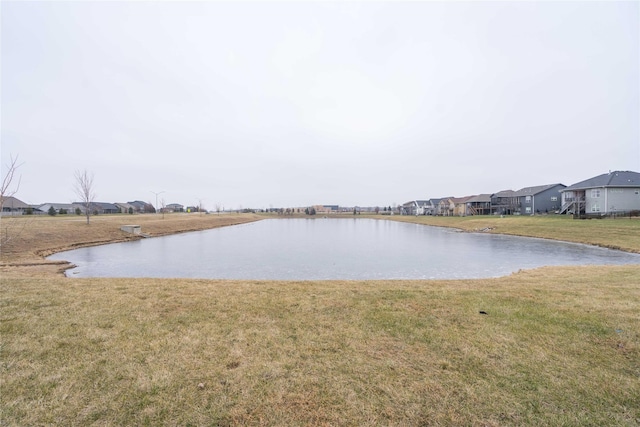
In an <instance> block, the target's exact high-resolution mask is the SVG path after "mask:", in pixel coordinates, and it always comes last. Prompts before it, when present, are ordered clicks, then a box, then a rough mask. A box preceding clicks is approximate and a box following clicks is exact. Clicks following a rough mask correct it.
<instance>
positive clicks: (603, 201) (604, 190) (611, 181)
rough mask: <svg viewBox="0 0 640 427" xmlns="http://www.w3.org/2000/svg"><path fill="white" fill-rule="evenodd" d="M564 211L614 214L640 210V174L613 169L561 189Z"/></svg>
mask: <svg viewBox="0 0 640 427" xmlns="http://www.w3.org/2000/svg"><path fill="white" fill-rule="evenodd" d="M560 194H562V208H561V211H560V212H561V213H571V214H574V215H614V214H625V213H629V212H631V211H638V210H640V173H638V172H631V171H614V172H609V173H605V174H602V175H599V176H596V177H593V178H590V179H587V180H584V181H581V182H578V183H576V184H573V185H571V186H569V187H566V188H564V189H562V190H560Z"/></svg>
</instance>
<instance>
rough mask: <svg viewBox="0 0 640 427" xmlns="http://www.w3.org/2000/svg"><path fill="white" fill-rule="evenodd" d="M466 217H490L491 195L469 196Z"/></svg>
mask: <svg viewBox="0 0 640 427" xmlns="http://www.w3.org/2000/svg"><path fill="white" fill-rule="evenodd" d="M466 205H467V210H466V214H467V215H490V214H491V194H478V195H477V196H471V197H470V198H469V199H467V202H466Z"/></svg>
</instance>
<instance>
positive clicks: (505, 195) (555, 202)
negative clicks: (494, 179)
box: [491, 184, 566, 215]
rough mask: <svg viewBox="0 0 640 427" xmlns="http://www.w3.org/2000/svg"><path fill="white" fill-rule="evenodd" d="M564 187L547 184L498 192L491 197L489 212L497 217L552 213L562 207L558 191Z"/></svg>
mask: <svg viewBox="0 0 640 427" xmlns="http://www.w3.org/2000/svg"><path fill="white" fill-rule="evenodd" d="M565 187H566V186H565V185H563V184H547V185H538V186H535V187H524V188H522V189H520V190H518V191H513V190H504V191H500V192H498V193H494V194H492V195H491V211H492V212H493V213H494V214H499V215H535V214H543V213H553V212H556V211H558V210H560V207H561V206H562V201H561V196H560V190H562V189H564V188H565Z"/></svg>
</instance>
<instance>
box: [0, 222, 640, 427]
mask: <svg viewBox="0 0 640 427" xmlns="http://www.w3.org/2000/svg"><path fill="white" fill-rule="evenodd" d="M246 219H247V220H254V218H253V217H250V218H246ZM505 219H506V220H508V221H502V220H505ZM548 219H549V220H550V221H561V220H562V218H560V219H557V218H548ZM172 220H174V219H170V218H168V219H167V220H165V221H172ZM239 220H240V221H243V220H244V219H239ZM414 220H415V218H414ZM417 220H418V221H421V220H423V219H422V218H418V219H417ZM475 220H476V221H482V220H479V219H475ZM483 220H484V221H502V222H499V223H497V224H493V223H491V224H493V225H491V224H489V223H475V224H474V223H472V222H471V220H467V219H453V218H452V219H451V220H450V221H448V222H443V223H440V224H437V225H445V226H457V227H461V228H467V229H484V228H492V227H494V229H493V230H491V231H496V230H499V231H502V232H509V231H508V230H506V229H498V227H505V224H507V225H508V224H511V225H510V227H513V228H526V229H528V230H529V231H530V235H531V234H532V235H536V236H540V237H550V236H544V235H542V234H544V233H545V232H544V231H540V230H541V229H545V228H547V229H553V228H554V227H556V228H557V227H558V225H548V224H549V223H545V222H544V221H542V222H540V223H538V226H537V227H536V225H535V223H532V222H530V218H525V217H522V218H515V219H513V222H512V218H485V219H483ZM105 221H106V220H105ZM175 221H176V223H175V224H173V225H165V227H167V228H172V229H173V230H174V231H179V229H180V228H181V227H183V228H184V227H187V223H188V221H187V222H184V223H182V224H181V225H180V224H179V223H178V222H179V221H186V220H184V219H178V217H176V218H175ZM438 221H440V219H438ZM456 221H458V222H456ZM518 221H522V222H520V223H518ZM566 223H567V224H568V226H569V227H574V225H573V224H574V223H576V224H582V225H577V226H576V227H584V228H581V229H578V231H575V230H574V232H573V233H570V234H571V235H573V236H576V235H579V234H589V233H588V231H586V230H585V229H586V228H587V227H596V228H595V230H599V229H598V228H597V227H608V228H606V229H607V230H613V231H612V233H611V234H613V235H614V237H612V238H610V239H609V240H608V241H607V240H606V238H605V239H604V240H603V241H602V242H594V243H598V244H602V245H603V246H616V245H618V242H619V240H618V238H617V234H616V233H620V234H630V235H632V238H630V239H628V240H629V241H630V243H623V245H629V246H630V247H629V248H628V249H629V250H634V251H640V223H638V222H637V221H635V222H634V221H632V220H626V222H624V223H623V222H622V220H616V221H608V220H602V221H593V220H592V221H570V220H569V221H566ZM48 224H49V225H48V226H44V225H43V226H42V229H47V230H49V231H48V232H50V233H52V234H51V235H52V236H53V235H55V234H56V232H55V229H56V227H58V224H62V223H61V222H56V221H50V222H49V223H48ZM461 224H466V225H461ZM486 224H488V225H486ZM545 224H547V225H545ZM553 224H560V223H553ZM628 224H629V225H628ZM90 227H91V226H90ZM189 227H191V226H190V225H189ZM144 228H145V227H144V225H143V230H144ZM187 228H188V227H187ZM556 231H557V230H556ZM514 234H518V233H516V232H514ZM593 234H603V233H601V232H598V233H593ZM598 238H599V239H600V238H601V236H598ZM29 239H30V238H28V239H26V241H32V240H29ZM57 239H59V240H57ZM54 240H55V241H56V245H57V246H59V247H63V246H67V244H66V243H64V242H65V241H66V240H68V238H65V237H60V236H58V237H56V238H55V239H54ZM61 243H63V244H61ZM67 243H68V242H67ZM18 246H19V245H18ZM44 246H46V245H44ZM621 247H622V246H621ZM21 251H22V252H23V254H22V255H21V254H20V253H21ZM37 251H39V252H42V251H44V252H46V251H47V248H46V247H45V248H39V249H37ZM26 252H28V253H30V254H32V253H34V251H33V249H27V248H26V247H24V248H23V249H22V250H21V249H19V247H17V246H14V252H12V253H10V254H7V255H4V254H3V257H4V258H3V269H4V270H3V274H2V277H1V278H0V289H1V294H0V298H1V299H0V339H1V350H0V351H1V353H0V361H1V363H2V365H1V371H0V372H1V374H0V376H1V386H0V404H1V406H0V409H1V411H2V412H1V414H0V424H1V425H181V426H187V425H194V426H215V425H354V426H355V425H489V426H492V425H495V426H502V425H553V426H555V425H575V426H584V425H593V426H602V425H608V426H611V425H619V426H625V425H628V426H631V425H637V424H638V423H640V405H638V402H640V266H637V265H634V266H616V267H613V266H612V267H602V266H588V267H562V268H541V269H536V270H530V271H522V272H519V273H517V274H514V275H511V276H508V277H503V278H499V279H487V280H484V279H483V280H462V281H373V282H367V281H358V282H351V281H347V282H238V281H203V280H156V279H66V278H64V277H61V276H60V275H59V274H57V273H55V272H53V271H49V270H41V269H36V270H34V269H33V267H32V266H31V264H33V263H32V262H30V261H29V262H26V261H21V260H26V259H32V258H33V257H34V255H28V256H27V255H24V253H26ZM20 262H24V265H23V266H22V267H20V266H19V264H20ZM461 263H463V260H461ZM21 269H22V270H28V271H29V272H30V273H29V274H25V273H24V272H21V271H20V270H21ZM484 313H486V314H484Z"/></svg>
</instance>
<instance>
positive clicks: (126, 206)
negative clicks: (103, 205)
mask: <svg viewBox="0 0 640 427" xmlns="http://www.w3.org/2000/svg"><path fill="white" fill-rule="evenodd" d="M114 204H115V205H116V206H117V207H118V209H120V213H126V214H128V213H137V212H138V210H137V209H136V207H135V206H133V205H132V204H130V203H121V202H118V203H114Z"/></svg>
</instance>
